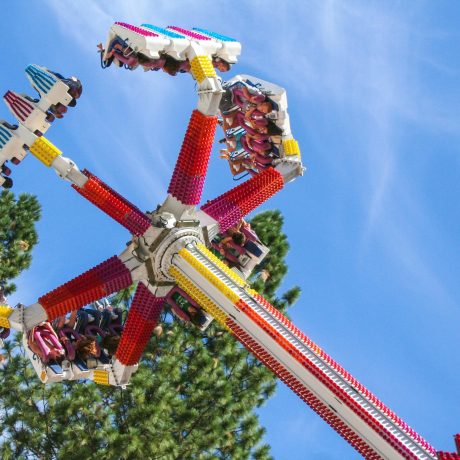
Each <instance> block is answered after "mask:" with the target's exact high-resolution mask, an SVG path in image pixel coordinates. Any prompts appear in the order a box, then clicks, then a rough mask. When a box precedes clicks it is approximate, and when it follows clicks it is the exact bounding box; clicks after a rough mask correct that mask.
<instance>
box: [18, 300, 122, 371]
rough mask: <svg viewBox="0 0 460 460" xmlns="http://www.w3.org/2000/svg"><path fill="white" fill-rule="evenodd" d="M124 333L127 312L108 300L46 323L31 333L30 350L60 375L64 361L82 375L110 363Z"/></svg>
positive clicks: (28, 335) (28, 339) (29, 339)
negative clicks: (124, 320)
mask: <svg viewBox="0 0 460 460" xmlns="http://www.w3.org/2000/svg"><path fill="white" fill-rule="evenodd" d="M122 332H123V311H122V309H120V308H114V307H112V306H111V305H110V304H109V303H108V302H107V300H105V301H104V303H101V302H96V303H95V304H92V306H91V307H89V308H83V309H81V310H78V312H77V311H74V312H72V313H71V314H70V316H69V317H61V318H58V319H56V320H55V321H53V322H52V323H50V322H49V321H46V322H44V323H41V324H40V325H38V326H35V327H34V328H32V329H31V330H30V331H28V333H27V344H28V347H29V349H30V350H31V351H32V352H33V353H35V355H36V356H37V357H39V358H40V360H41V361H42V363H43V364H44V365H46V366H52V367H53V369H54V371H55V372H56V373H60V370H59V367H60V366H61V365H62V364H63V361H64V360H67V361H69V362H70V363H72V364H74V365H76V366H78V368H79V369H80V370H82V371H85V370H88V369H95V368H96V367H97V366H98V364H99V363H102V364H108V363H110V360H111V357H112V356H113V355H114V354H115V352H116V350H117V347H118V343H119V341H120V336H121V333H122Z"/></svg>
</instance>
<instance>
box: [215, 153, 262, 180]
mask: <svg viewBox="0 0 460 460" xmlns="http://www.w3.org/2000/svg"><path fill="white" fill-rule="evenodd" d="M220 158H222V159H224V160H228V165H229V167H230V171H231V173H232V176H237V175H238V174H240V173H242V172H243V171H245V170H251V169H253V168H255V166H256V164H255V160H254V158H253V157H252V156H251V155H249V154H247V153H242V154H239V155H235V156H232V154H231V152H229V151H228V150H227V149H222V150H221V151H220Z"/></svg>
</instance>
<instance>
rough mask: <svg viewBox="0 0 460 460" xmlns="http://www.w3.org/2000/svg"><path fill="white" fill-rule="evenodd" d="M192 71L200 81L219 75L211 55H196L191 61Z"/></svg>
mask: <svg viewBox="0 0 460 460" xmlns="http://www.w3.org/2000/svg"><path fill="white" fill-rule="evenodd" d="M190 71H191V72H192V75H193V77H194V78H195V80H196V81H197V82H198V83H201V82H202V81H203V80H204V79H205V78H207V77H211V78H212V77H217V75H216V71H215V70H214V66H213V65H212V60H211V58H210V57H209V56H206V55H203V56H195V57H194V58H193V59H192V62H191V63H190Z"/></svg>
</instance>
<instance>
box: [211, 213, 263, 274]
mask: <svg viewBox="0 0 460 460" xmlns="http://www.w3.org/2000/svg"><path fill="white" fill-rule="evenodd" d="M211 244H212V249H213V252H214V254H216V255H217V256H218V257H219V258H220V259H221V260H222V261H223V262H224V263H225V264H226V265H228V266H229V267H230V268H236V269H238V270H239V271H240V272H241V273H242V274H243V276H244V277H245V278H248V277H249V275H250V274H251V272H252V271H253V270H254V268H255V267H256V265H258V264H260V263H261V262H262V260H263V258H264V257H265V256H266V255H267V253H268V248H267V247H266V246H264V245H263V244H262V242H261V241H260V240H259V237H258V236H257V234H256V232H255V231H254V230H253V229H252V228H251V224H250V223H249V222H246V221H245V220H244V219H241V220H240V221H239V222H238V223H237V224H236V225H234V226H233V227H230V228H229V229H228V230H227V231H225V232H224V233H221V234H219V235H217V236H216V237H215V238H214V239H213V241H212V243H211Z"/></svg>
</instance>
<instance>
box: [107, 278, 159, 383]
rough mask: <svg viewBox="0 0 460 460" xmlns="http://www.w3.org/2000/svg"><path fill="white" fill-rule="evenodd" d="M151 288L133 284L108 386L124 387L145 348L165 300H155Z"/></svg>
mask: <svg viewBox="0 0 460 460" xmlns="http://www.w3.org/2000/svg"><path fill="white" fill-rule="evenodd" d="M152 291H153V292H155V294H156V288H155V287H154V286H147V284H144V282H140V283H139V284H138V285H137V288H136V292H135V294H134V297H133V300H132V302H131V306H130V308H129V312H128V317H127V319H126V322H125V325H124V329H123V333H122V335H121V339H120V343H119V345H118V348H117V352H116V354H115V357H114V359H113V363H112V372H111V373H110V375H109V383H110V384H112V385H126V384H127V383H128V381H129V379H130V377H131V374H132V373H133V372H134V370H135V368H136V366H137V363H138V362H139V361H140V359H141V356H142V353H143V352H144V349H145V347H146V346H147V344H148V342H149V339H150V337H151V335H152V332H153V329H154V328H155V326H156V325H157V324H158V320H159V318H160V315H161V311H162V310H163V307H164V305H165V297H164V296H163V295H162V296H161V297H158V296H157V295H155V294H153V293H152Z"/></svg>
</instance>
